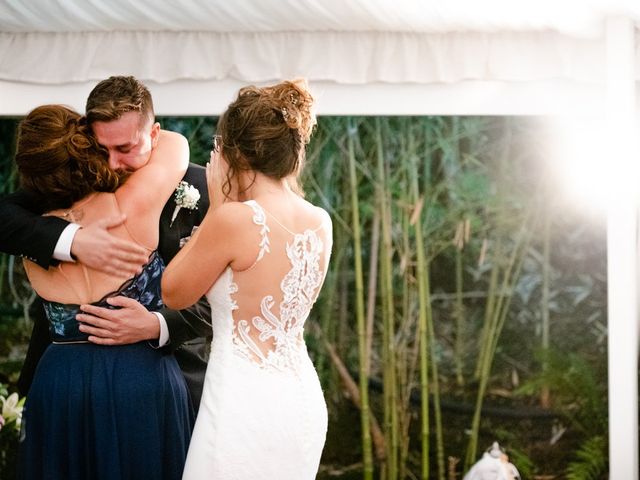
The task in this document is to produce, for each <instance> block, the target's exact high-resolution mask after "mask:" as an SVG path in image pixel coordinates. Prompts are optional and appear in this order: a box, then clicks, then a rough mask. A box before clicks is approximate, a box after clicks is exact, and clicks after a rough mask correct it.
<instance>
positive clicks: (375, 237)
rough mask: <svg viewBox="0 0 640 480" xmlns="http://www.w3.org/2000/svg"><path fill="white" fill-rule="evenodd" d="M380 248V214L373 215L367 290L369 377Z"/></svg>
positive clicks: (377, 212)
mask: <svg viewBox="0 0 640 480" xmlns="http://www.w3.org/2000/svg"><path fill="white" fill-rule="evenodd" d="M379 247H380V212H379V211H378V210H376V211H375V213H374V214H373V232H372V235H371V257H370V259H369V286H368V289H367V326H366V336H367V342H366V345H367V347H366V357H365V358H366V359H367V367H366V370H367V376H369V373H370V372H371V365H370V361H371V350H372V344H373V321H374V319H375V313H376V298H377V289H378V284H377V279H378V251H379Z"/></svg>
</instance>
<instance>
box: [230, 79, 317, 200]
mask: <svg viewBox="0 0 640 480" xmlns="http://www.w3.org/2000/svg"><path fill="white" fill-rule="evenodd" d="M315 124H316V118H315V115H314V113H313V97H312V96H311V94H310V93H309V91H308V90H307V85H306V83H305V82H304V81H301V80H298V81H293V82H291V81H285V82H281V83H279V84H277V85H273V86H269V87H262V88H259V87H255V86H250V87H245V88H242V89H241V90H240V92H239V93H238V97H237V98H236V100H235V101H234V102H233V103H231V105H229V107H228V108H227V110H226V111H225V112H224V113H223V114H222V116H221V117H220V120H219V121H218V128H217V133H218V134H219V135H220V136H221V140H222V146H221V149H222V156H223V157H224V159H225V160H226V161H227V163H228V164H229V172H228V174H227V181H226V183H225V185H224V188H223V190H224V192H225V194H227V195H228V193H229V191H230V190H231V181H232V180H233V179H234V177H235V176H237V174H238V173H239V172H242V171H249V170H253V171H256V172H260V173H263V174H264V175H266V176H268V177H271V178H274V179H281V178H285V177H287V176H289V175H291V174H295V175H299V174H300V172H301V170H302V165H303V163H304V158H305V147H306V145H307V143H309V139H310V138H311V132H312V131H313V127H314V126H315ZM296 180H297V178H296ZM291 186H292V187H293V188H294V189H295V190H297V191H298V192H299V193H301V191H300V188H299V186H298V184H297V182H296V183H295V184H294V185H291Z"/></svg>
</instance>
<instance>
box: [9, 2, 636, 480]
mask: <svg viewBox="0 0 640 480" xmlns="http://www.w3.org/2000/svg"><path fill="white" fill-rule="evenodd" d="M639 22H640V4H638V2H637V0H635V1H632V0H628V1H624V0H620V1H615V0H614V1H612V0H600V1H596V0H591V1H589V0H555V1H550V0H538V1H535V2H534V1H531V0H523V1H504V0H485V1H482V2H477V1H476V2H474V1H463V0H447V1H446V2H444V1H441V2H427V1H419V0H235V1H224V0H209V1H207V0H181V1H175V2H170V1H168V0H153V1H152V0H108V1H107V0H102V1H101V0H54V1H51V0H0V115H22V114H25V113H26V112H27V111H29V110H30V109H31V108H33V107H34V106H36V105H39V104H43V103H66V104H69V105H72V106H74V107H75V108H76V109H78V110H79V111H82V110H83V109H84V101H85V98H86V96H87V94H88V93H89V91H90V90H91V88H92V87H93V86H94V85H95V83H96V82H97V81H98V80H101V79H103V78H106V77H108V76H109V75H122V74H127V75H134V76H136V77H138V78H140V79H142V80H144V81H145V83H146V84H147V85H148V86H149V87H150V90H151V92H152V93H153V96H154V104H155V107H156V113H157V114H159V115H215V114H219V113H220V112H221V111H223V110H224V108H225V107H226V105H227V104H228V103H229V101H230V100H231V99H232V98H233V95H234V94H235V92H237V90H238V88H239V87H240V86H242V85H246V84H249V83H263V82H272V81H275V80H279V79H283V78H295V77H305V78H307V79H308V80H309V81H310V84H311V87H312V89H313V91H314V94H315V96H316V98H317V99H318V112H319V113H320V114H374V115H375V114H384V115H408V114H420V115H422V114H444V115H469V114H489V115H505V114H507V115H509V114H527V115H538V114H561V115H576V114H578V115H581V114H586V115H591V116H593V115H598V116H606V117H607V118H609V119H610V123H611V125H614V122H615V125H617V126H618V127H620V128H616V129H611V133H610V137H609V141H610V145H615V146H617V147H620V149H619V152H614V153H613V154H612V155H611V157H612V158H609V159H605V161H606V162H607V168H610V169H614V170H615V171H616V172H618V174H619V177H620V178H624V176H625V175H627V176H629V174H628V172H629V170H628V168H627V167H626V166H625V165H628V162H627V163H626V164H625V163H624V161H625V160H626V161H628V160H630V159H633V160H634V161H636V162H637V160H636V159H635V158H633V157H631V153H630V151H631V150H625V149H624V148H622V147H624V146H625V145H628V143H629V142H630V139H631V138H632V137H634V136H637V133H638V132H637V131H636V130H634V129H633V128H632V126H633V125H634V122H635V121H636V119H637V112H638V111H639V110H640V109H639V108H638V104H637V102H638V99H640V95H637V93H636V90H637V81H638V80H639V79H640V49H639V48H638V45H640V41H639V40H640V35H638V25H639V24H640V23H639ZM621 132H622V133H621ZM603 168H605V167H603ZM621 190H622V189H621ZM637 211H638V210H637V203H636V197H634V196H633V195H627V196H624V195H623V196H621V197H620V202H619V208H617V209H616V210H615V211H613V212H612V213H611V215H610V216H609V227H608V252H609V258H608V265H609V355H610V359H609V371H610V375H609V409H610V432H609V435H610V441H609V445H610V478H611V479H612V480H633V479H636V480H637V479H638V411H637V410H638V395H637V390H638V389H637V366H638V363H637V354H638V308H637V307H638V304H637V288H638V258H639V256H638V254H637V249H638V244H637V225H638V223H637Z"/></svg>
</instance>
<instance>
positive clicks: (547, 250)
mask: <svg viewBox="0 0 640 480" xmlns="http://www.w3.org/2000/svg"><path fill="white" fill-rule="evenodd" d="M547 205H548V204H547ZM543 221H544V226H543V233H542V238H543V244H542V298H541V299H540V310H541V317H542V318H541V321H542V342H541V343H542V345H541V346H542V371H543V373H547V371H548V369H549V287H550V285H549V284H550V283H551V278H550V277H551V264H550V261H549V257H550V254H551V241H550V240H551V239H550V237H551V234H550V233H551V214H550V212H549V211H548V209H547V211H546V212H545V215H544V220H543ZM543 378H545V380H544V383H543V385H542V388H541V391H540V406H541V407H542V408H549V404H550V400H549V385H548V384H547V381H546V376H545V375H543Z"/></svg>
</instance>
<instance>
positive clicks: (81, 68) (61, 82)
mask: <svg viewBox="0 0 640 480" xmlns="http://www.w3.org/2000/svg"><path fill="white" fill-rule="evenodd" d="M636 4H637V5H636ZM616 15H621V16H624V17H626V18H630V19H631V20H632V22H634V24H635V25H638V24H639V20H640V2H637V1H636V0H633V1H631V0H560V1H557V0H556V1H551V0H538V1H533V0H523V1H515V2H514V1H512V0H511V1H505V0H486V1H483V2H477V1H470V0H448V1H447V2H435V1H418V0H235V1H233V2H231V1H226V0H224V1H223V0H209V1H207V0H180V1H169V0H109V1H107V0H53V1H52V0H0V88H4V89H5V91H7V92H10V93H9V94H7V93H5V98H4V99H3V98H2V92H0V114H16V113H19V112H25V111H26V110H28V109H29V108H30V105H32V104H33V100H34V99H33V98H29V97H33V96H34V95H36V96H37V98H38V100H39V101H41V100H45V101H48V100H47V99H48V98H49V96H47V95H46V92H43V90H42V89H39V88H37V87H46V88H48V89H49V92H51V95H50V98H51V101H66V102H68V101H71V102H72V103H73V104H74V105H79V104H80V98H81V95H80V94H79V93H78V92H79V91H80V90H82V95H84V94H86V92H85V90H86V86H87V84H91V83H95V81H98V80H100V79H103V78H106V77H108V76H110V75H122V74H129V75H135V76H136V77H138V78H140V79H142V80H144V81H146V82H149V83H151V84H154V85H159V86H160V87H162V86H167V87H170V88H167V89H164V90H161V89H160V88H158V87H154V95H155V92H158V93H159V95H158V98H160V99H162V98H163V97H162V96H163V95H166V97H164V98H169V96H172V95H175V91H176V90H175V88H176V87H177V86H178V85H184V84H185V83H184V82H194V85H195V86H200V87H202V89H211V88H216V89H225V91H224V92H223V93H221V94H219V93H216V100H215V101H214V100H213V99H210V100H209V101H211V102H213V103H211V104H210V105H211V106H210V107H208V108H209V110H207V111H209V112H211V113H215V112H218V111H219V110H220V109H221V108H224V105H225V103H224V101H223V100H222V99H223V98H224V99H226V98H229V96H230V95H231V93H232V92H233V90H228V89H229V88H233V89H235V88H236V87H237V85H242V84H247V83H263V82H270V81H276V80H280V79H283V78H294V77H305V78H307V79H308V80H309V81H310V82H311V84H312V86H313V84H318V83H320V84H322V85H325V86H327V92H330V94H329V93H327V96H326V98H325V101H324V105H325V106H328V110H329V111H331V112H333V113H348V114H351V113H358V112H361V113H367V114H370V113H375V111H376V109H375V108H376V107H375V106H376V105H380V108H379V111H384V112H389V111H392V110H393V109H394V108H396V106H397V105H399V103H400V102H403V104H404V102H406V98H411V97H410V96H408V94H407V93H406V92H403V93H402V94H403V95H405V97H396V98H390V97H389V95H388V92H389V90H387V89H385V88H384V87H386V86H388V87H405V90H406V88H407V87H408V86H411V87H412V88H413V87H415V86H418V87H420V88H419V90H416V92H417V95H418V96H419V97H420V98H423V99H425V100H426V99H428V101H429V105H434V104H437V105H438V106H437V107H434V108H435V110H427V111H428V113H433V114H435V113H447V112H461V111H464V108H465V104H463V103H461V100H460V99H465V102H466V104H467V105H468V104H469V100H468V99H469V98H471V99H472V102H471V104H472V105H476V106H477V108H475V109H474V108H472V109H471V110H472V111H473V112H474V113H476V114H477V113H481V112H486V113H492V112H493V111H494V110H495V111H496V112H500V113H505V112H508V111H510V109H512V108H515V109H516V111H517V112H521V111H527V110H528V109H533V110H534V111H536V112H537V111H538V106H539V105H567V106H566V107H565V106H562V107H561V108H562V109H566V108H569V109H572V108H575V107H576V106H580V105H581V104H583V103H584V102H583V101H582V100H579V99H578V97H571V98H575V99H576V101H573V100H571V102H568V103H567V102H565V103H563V101H564V100H565V99H566V92H567V88H568V89H569V90H572V91H575V92H582V91H584V92H586V93H585V94H584V95H586V96H592V94H591V93H590V92H593V91H594V89H601V86H602V85H603V84H604V82H605V72H606V65H605V60H606V57H605V54H606V52H605V41H604V38H605V37H604V24H605V20H606V19H607V18H609V17H611V16H616ZM636 57H637V58H636V65H640V53H637V54H636ZM636 72H640V68H636ZM550 82H555V84H556V85H559V87H558V88H546V90H545V89H543V88H542V86H544V85H547V86H549V85H550ZM73 85H76V86H77V87H78V88H77V89H76V90H77V91H76V93H73V95H76V96H78V99H75V97H72V95H71V94H70V93H69V89H68V87H69V86H73ZM452 85H453V86H459V88H458V91H459V93H458V94H454V95H451V91H452V90H451V88H449V87H450V86H452ZM469 85H470V86H471V87H472V88H471V89H470V88H469ZM501 85H502V86H503V87H504V88H505V89H507V90H508V93H509V95H511V96H508V98H509V100H508V101H507V100H501V92H500V89H501ZM571 85H573V86H574V87H571ZM231 86H232V87H231ZM333 86H336V87H344V88H342V91H339V89H332V88H333ZM365 86H366V87H375V86H377V87H376V88H377V90H375V89H374V88H368V90H367V92H368V94H369V95H372V97H371V101H370V102H369V103H370V104H371V107H369V106H367V107H366V108H365V109H364V110H363V107H362V105H363V104H362V103H359V104H357V105H355V104H354V101H353V99H354V97H353V90H352V88H355V87H360V88H363V87H365ZM7 87H9V88H7ZM378 87H379V88H378ZM374 90H375V91H377V94H375V93H374ZM163 91H164V92H165V93H163ZM201 91H202V90H201ZM546 92H551V93H550V94H547V93H546ZM43 93H45V94H44V95H43ZM442 94H446V95H447V96H448V99H446V100H443V99H441V95H442ZM534 94H535V96H534ZM540 94H543V95H544V96H545V97H546V98H545V99H541V98H540ZM513 95H515V96H516V97H517V98H521V99H522V102H521V103H520V105H521V106H522V108H521V107H518V106H517V105H516V104H515V103H514V102H513V101H512V99H513V98H514V97H513ZM553 95H555V96H556V98H551V97H552V96H553ZM6 97H9V98H6ZM549 98H551V101H549ZM338 99H339V100H338ZM434 100H435V103H434ZM542 100H544V101H542ZM408 101H409V102H411V100H408ZM598 101H599V100H598ZM201 102H202V100H201V99H193V98H191V97H190V96H189V95H185V96H184V98H183V99H182V103H179V102H178V101H177V100H171V101H170V102H167V104H166V105H167V109H166V111H168V112H172V113H180V112H182V114H193V113H196V112H197V113H199V114H202V110H201V109H200V105H199V103H201ZM332 102H333V103H332ZM169 103H170V104H171V105H169ZM413 103H414V104H415V102H413ZM182 104H185V105H187V106H184V107H182ZM493 105H496V107H495V108H494V107H493ZM512 105H514V106H515V107H512ZM403 108H404V107H403ZM545 108H546V107H545ZM400 109H401V110H402V108H400ZM402 111H403V112H405V113H420V112H423V111H425V109H424V107H422V106H420V105H418V104H415V106H414V110H411V109H405V110H402Z"/></svg>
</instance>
